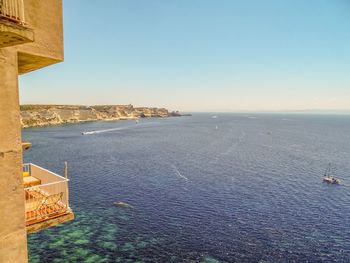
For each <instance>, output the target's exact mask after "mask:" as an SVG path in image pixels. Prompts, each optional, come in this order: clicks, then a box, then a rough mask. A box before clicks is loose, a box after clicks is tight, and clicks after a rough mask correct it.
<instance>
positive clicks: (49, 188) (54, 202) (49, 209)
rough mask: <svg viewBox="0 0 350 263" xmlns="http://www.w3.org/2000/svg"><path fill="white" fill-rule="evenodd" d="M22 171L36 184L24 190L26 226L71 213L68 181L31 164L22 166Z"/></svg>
mask: <svg viewBox="0 0 350 263" xmlns="http://www.w3.org/2000/svg"><path fill="white" fill-rule="evenodd" d="M23 171H24V172H29V176H31V177H32V178H35V180H36V182H37V183H36V184H35V185H33V186H30V187H25V188H24V193H25V208H26V209H25V211H26V222H27V225H29V224H31V223H35V222H38V221H43V220H46V219H49V218H52V217H57V216H60V215H62V214H66V213H68V212H71V209H70V208H69V200H68V181H69V180H68V179H66V178H64V177H62V176H60V175H58V174H55V173H53V172H51V171H49V170H46V169H44V168H42V167H40V166H37V165H35V164H32V163H30V164H25V165H23Z"/></svg>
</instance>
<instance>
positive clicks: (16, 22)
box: [0, 0, 34, 48]
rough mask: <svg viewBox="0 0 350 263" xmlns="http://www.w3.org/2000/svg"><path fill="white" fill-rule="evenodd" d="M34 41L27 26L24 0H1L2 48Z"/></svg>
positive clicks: (0, 37) (0, 44) (0, 35)
mask: <svg viewBox="0 0 350 263" xmlns="http://www.w3.org/2000/svg"><path fill="white" fill-rule="evenodd" d="M33 41H34V33H33V31H32V30H31V29H29V28H28V27H26V24H25V19H24V3H23V0H0V48H2V47H9V46H15V45H20V44H24V43H29V42H33Z"/></svg>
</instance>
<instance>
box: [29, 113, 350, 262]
mask: <svg viewBox="0 0 350 263" xmlns="http://www.w3.org/2000/svg"><path fill="white" fill-rule="evenodd" d="M213 115H217V118H213ZM105 130H108V131H105ZM86 131H102V132H100V133H95V134H91V135H82V134H81V133H82V132H86ZM23 139H24V140H28V141H30V142H32V143H33V147H32V148H31V149H30V150H29V151H27V152H26V153H25V158H24V159H25V161H26V162H33V163H36V164H38V165H40V166H43V167H45V168H48V169H50V170H52V171H54V172H57V173H59V174H63V163H64V161H68V168H69V178H70V180H71V181H70V184H69V188H70V189H69V190H70V203H71V207H72V208H73V210H74V212H75V216H76V219H75V220H74V221H72V222H70V223H66V224H62V225H60V226H58V227H54V228H51V229H48V230H45V231H42V232H40V233H37V234H33V235H30V236H29V251H30V262H32V263H34V262H44V263H47V262H93V263H98V262H208V263H209V262H212V263H213V262H350V116H346V115H307V114H253V113H250V114H243V113H242V114H204V113H203V114H202V113H198V114H194V115H193V116H192V117H180V118H175V117H174V118H164V119H157V118H152V119H141V120H140V122H139V123H138V124H136V123H135V121H118V122H89V123H82V124H72V125H62V126H55V127H45V128H30V129H25V130H24V131H23ZM328 163H332V164H333V166H334V167H335V169H334V171H333V172H334V174H335V175H336V176H337V177H339V178H340V179H342V182H343V185H340V186H336V185H327V184H325V183H323V182H322V177H323V174H324V171H325V169H326V168H327V165H328ZM114 202H126V203H128V204H130V205H132V207H133V208H127V207H117V206H115V205H113V203H114Z"/></svg>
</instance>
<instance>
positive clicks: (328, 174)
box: [323, 163, 340, 184]
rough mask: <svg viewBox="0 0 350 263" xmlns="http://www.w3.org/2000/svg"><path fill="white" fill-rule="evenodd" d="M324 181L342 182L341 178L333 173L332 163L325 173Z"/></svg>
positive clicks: (331, 182)
mask: <svg viewBox="0 0 350 263" xmlns="http://www.w3.org/2000/svg"><path fill="white" fill-rule="evenodd" d="M323 182H325V183H327V184H340V180H339V179H338V178H336V177H334V176H333V175H332V164H331V163H329V164H328V167H327V169H326V171H325V173H324V177H323Z"/></svg>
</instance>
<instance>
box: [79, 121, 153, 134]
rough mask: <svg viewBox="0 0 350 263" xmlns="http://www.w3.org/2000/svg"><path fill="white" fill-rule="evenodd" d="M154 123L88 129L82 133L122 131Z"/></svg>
mask: <svg viewBox="0 0 350 263" xmlns="http://www.w3.org/2000/svg"><path fill="white" fill-rule="evenodd" d="M151 124H152V123H147V124H142V125H140V124H138V125H129V126H125V127H118V128H113V129H105V130H97V131H86V132H82V133H81V134H82V135H92V134H99V133H105V132H112V131H122V130H129V129H133V128H136V127H140V126H147V125H151Z"/></svg>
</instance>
